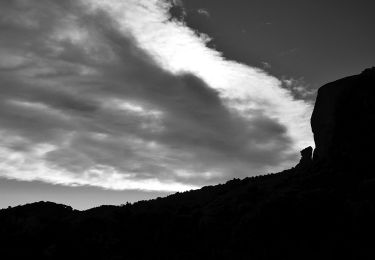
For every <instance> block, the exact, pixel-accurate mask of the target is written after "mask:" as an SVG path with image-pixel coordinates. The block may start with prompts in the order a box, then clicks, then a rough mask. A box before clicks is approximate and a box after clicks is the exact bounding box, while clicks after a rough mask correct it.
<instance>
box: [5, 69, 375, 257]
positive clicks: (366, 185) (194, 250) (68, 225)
mask: <svg viewBox="0 0 375 260" xmlns="http://www.w3.org/2000/svg"><path fill="white" fill-rule="evenodd" d="M374 110H375V109H374V69H373V68H372V69H368V70H366V71H364V72H363V73H362V74H360V75H357V76H352V77H348V78H345V79H342V80H339V81H335V82H333V83H330V84H327V85H325V86H323V87H322V88H321V89H320V90H319V94H318V97H317V102H316V106H315V109H314V113H313V116H312V119H311V123H312V130H313V132H314V138H315V141H316V150H315V151H314V156H313V158H312V152H313V151H312V148H311V147H308V148H306V149H304V150H303V151H301V156H302V158H301V161H300V163H299V164H298V165H297V166H296V167H294V168H292V169H289V170H286V171H283V172H281V173H277V174H269V175H265V176H258V177H252V178H245V179H243V180H239V179H234V180H231V181H229V182H227V183H225V184H220V185H216V186H208V187H203V188H202V189H200V190H197V191H190V192H184V193H176V194H174V195H171V196H168V197H166V198H158V199H155V200H150V201H141V202H137V203H134V204H125V205H121V206H101V207H98V208H93V209H90V210H87V211H77V210H73V209H72V208H70V207H68V206H65V205H58V204H54V203H51V202H38V203H33V204H28V205H24V206H18V207H13V208H8V209H3V210H0V258H1V259H30V258H32V259H374V258H375V251H374V250H373V248H374V242H375V239H374V238H373V234H375V221H374V219H375V176H374V175H373V174H371V170H372V166H371V164H372V158H373V157H374V156H375V153H374V129H373V127H374V126H373V125H375V124H373V125H372V123H373V122H374ZM343 172H345V173H346V174H343ZM358 176H361V178H358Z"/></svg>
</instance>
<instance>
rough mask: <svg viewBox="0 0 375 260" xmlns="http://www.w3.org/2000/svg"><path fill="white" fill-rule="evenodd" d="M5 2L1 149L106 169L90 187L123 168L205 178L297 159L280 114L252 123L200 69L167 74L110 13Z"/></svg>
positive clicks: (54, 163)
mask: <svg viewBox="0 0 375 260" xmlns="http://www.w3.org/2000/svg"><path fill="white" fill-rule="evenodd" d="M0 9H1V10H2V11H1V19H0V27H1V30H2V33H1V35H0V42H1V43H0V55H1V57H0V59H1V63H0V85H1V87H0V132H2V133H3V134H4V135H3V136H4V138H8V141H5V140H2V139H0V145H2V146H3V147H5V148H6V149H8V151H10V152H11V153H12V152H14V153H16V152H24V153H25V156H27V155H28V153H30V151H31V150H32V148H33V147H37V146H38V145H45V144H49V145H51V146H52V147H53V148H51V150H50V151H46V152H45V153H44V154H42V155H40V156H39V157H38V158H37V160H40V163H44V164H46V165H48V167H51V168H53V169H55V170H56V169H58V170H61V172H62V174H65V175H67V176H65V177H67V178H69V176H70V175H71V176H74V180H76V179H77V178H80V176H81V175H84V173H85V172H87V171H88V170H90V169H96V170H97V171H96V172H97V174H99V175H103V176H91V175H90V176H86V175H85V176H83V177H84V178H86V180H87V178H88V182H89V183H90V178H98V177H102V178H106V177H105V176H106V171H115V172H116V173H119V174H121V175H122V176H123V178H124V179H125V180H133V181H137V180H148V179H155V178H156V179H158V180H159V181H161V182H171V181H172V182H179V183H186V184H195V185H203V184H209V183H215V182H218V181H223V180H226V179H230V178H233V177H243V176H247V175H255V174H259V173H265V172H263V171H264V170H266V169H270V168H276V167H278V166H280V165H281V164H282V163H285V162H287V163H288V162H291V161H293V160H295V154H294V153H293V152H290V151H291V149H290V146H291V144H292V141H291V140H290V138H289V137H288V135H287V131H286V128H285V127H284V126H283V125H281V124H280V123H279V122H278V121H276V120H275V119H273V118H270V117H268V116H267V115H266V113H264V111H261V110H254V111H253V113H252V116H251V119H249V118H244V117H243V116H242V115H241V114H238V113H236V112H235V111H234V110H231V109H229V108H228V106H227V105H226V104H225V101H223V99H222V98H221V97H220V95H219V93H218V92H217V91H216V90H213V89H212V88H210V86H208V85H207V84H206V83H205V82H203V80H201V79H200V78H198V77H197V76H195V75H193V74H189V73H185V74H182V75H175V74H172V73H170V72H168V71H166V70H164V69H162V68H161V67H160V66H159V65H158V64H157V63H156V62H155V61H154V59H153V58H152V57H151V56H149V55H148V54H147V53H146V52H145V51H143V50H142V49H141V48H140V47H138V44H137V42H136V41H135V40H134V39H133V38H132V36H131V35H130V34H129V35H125V34H124V33H123V32H121V31H120V30H119V29H118V26H117V25H116V23H115V22H114V21H113V20H112V19H111V18H110V17H108V16H106V15H105V14H104V13H101V12H88V11H87V10H86V9H85V8H83V6H80V5H79V4H77V3H76V2H74V1H57V0H56V1H47V0H43V1H37V2H35V1H33V2H31V1H10V0H9V1H2V2H1V3H0ZM9 138H11V139H9ZM0 156H2V157H3V158H4V157H6V155H4V154H3V155H1V154H0ZM19 167H25V166H24V165H19ZM100 169H104V170H102V171H100ZM83 177H82V178H83ZM39 178H42V179H43V180H44V181H48V180H49V177H48V176H42V177H39ZM61 182H66V179H64V181H61ZM93 185H100V184H98V183H96V182H95V183H93ZM106 187H107V186H106ZM139 188H140V189H142V188H143V187H141V186H140V187H139Z"/></svg>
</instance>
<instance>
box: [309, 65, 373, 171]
mask: <svg viewBox="0 0 375 260" xmlns="http://www.w3.org/2000/svg"><path fill="white" fill-rule="evenodd" d="M311 127H312V131H313V133H314V140H315V145H316V149H315V151H314V161H329V162H332V163H334V164H336V165H342V166H344V167H351V168H353V167H355V168H356V169H361V170H364V169H365V170H366V169H370V168H371V167H372V165H371V164H372V159H373V158H374V157H375V153H374V151H375V150H374V149H375V68H374V67H373V68H370V69H366V70H365V71H363V72H362V73H361V74H359V75H355V76H351V77H347V78H344V79H341V80H338V81H334V82H332V83H328V84H326V85H324V86H323V87H321V88H320V89H319V91H318V96H317V99H316V103H315V108H314V112H313V114H312V117H311Z"/></svg>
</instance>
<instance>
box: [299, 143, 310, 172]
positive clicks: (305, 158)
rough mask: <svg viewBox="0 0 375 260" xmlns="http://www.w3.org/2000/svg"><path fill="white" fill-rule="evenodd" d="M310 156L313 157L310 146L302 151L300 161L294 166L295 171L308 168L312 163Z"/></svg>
mask: <svg viewBox="0 0 375 260" xmlns="http://www.w3.org/2000/svg"><path fill="white" fill-rule="evenodd" d="M312 155H313V148H312V147H311V146H309V147H307V148H305V149H303V150H302V151H301V159H300V161H299V163H298V164H297V166H296V169H307V168H309V167H310V166H311V165H312V163H313V160H312Z"/></svg>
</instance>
